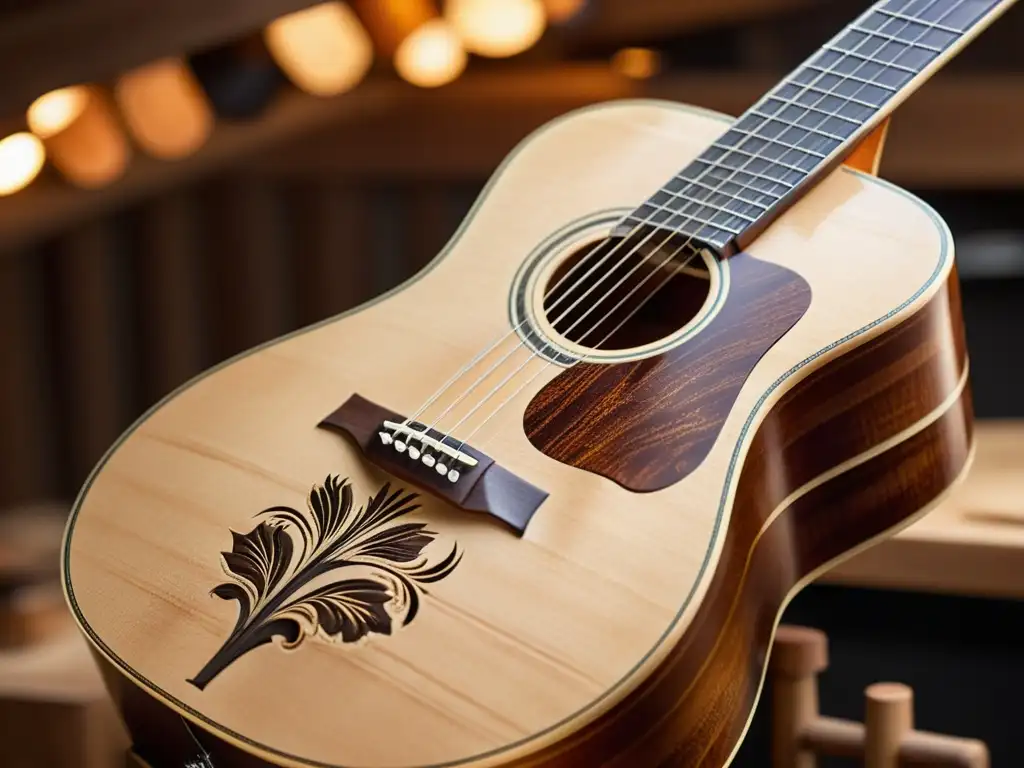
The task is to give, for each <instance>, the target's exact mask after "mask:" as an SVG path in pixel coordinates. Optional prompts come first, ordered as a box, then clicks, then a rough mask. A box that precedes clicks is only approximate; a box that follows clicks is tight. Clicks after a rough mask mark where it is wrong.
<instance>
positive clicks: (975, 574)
mask: <svg viewBox="0 0 1024 768" xmlns="http://www.w3.org/2000/svg"><path fill="white" fill-rule="evenodd" d="M975 438H976V440H977V455H976V457H975V460H974V464H973V466H972V467H971V469H970V470H969V471H968V474H967V476H966V478H965V479H964V481H963V483H962V484H961V485H959V486H957V487H956V488H955V489H954V490H953V491H952V493H951V494H950V495H949V496H948V497H947V498H946V500H944V501H943V502H942V503H941V504H940V505H939V506H938V507H936V508H935V509H934V510H933V511H931V512H929V513H928V514H926V515H925V516H924V517H923V518H921V519H920V520H919V521H918V522H916V523H914V524H913V525H911V526H910V527H909V528H906V529H905V530H903V531H902V532H900V533H898V534H897V535H896V536H894V537H892V538H890V539H887V540H886V541H883V542H881V543H879V544H877V545H876V546H874V547H872V548H871V549H868V550H866V551H865V552H863V553H861V554H859V555H856V556H855V557H853V558H851V559H850V560H847V561H846V562H844V563H841V564H839V565H837V566H836V567H835V568H834V569H833V570H831V571H829V572H827V573H825V574H824V575H822V576H821V577H820V579H819V581H822V582H825V583H832V584H845V585H849V586H857V587H873V588H878V589H900V590H910V591H920V592H935V593H942V594H956V595H972V596H978V597H993V598H1008V599H1016V600H1019V599H1021V598H1024V453H1022V452H1021V445H1024V422H1020V421H1012V420H1011V421H987V420H982V421H979V422H978V423H977V426H976V430H975Z"/></svg>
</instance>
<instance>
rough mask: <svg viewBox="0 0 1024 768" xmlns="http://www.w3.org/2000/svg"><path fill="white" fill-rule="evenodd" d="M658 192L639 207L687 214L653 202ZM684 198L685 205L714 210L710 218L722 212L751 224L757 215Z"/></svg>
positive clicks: (677, 214)
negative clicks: (749, 214) (753, 215)
mask: <svg viewBox="0 0 1024 768" xmlns="http://www.w3.org/2000/svg"><path fill="white" fill-rule="evenodd" d="M658 194H659V193H658V192H656V193H655V194H654V195H652V196H651V197H650V198H648V199H647V200H646V202H644V204H643V205H641V206H640V207H641V208H656V209H658V210H659V211H668V212H669V213H672V214H673V215H675V216H681V215H684V216H685V215H687V214H685V213H683V212H682V211H680V210H678V209H675V208H669V207H667V206H665V205H664V204H662V203H655V202H653V198H654V197H655V196H657V195H658ZM684 200H685V202H686V203H687V206H689V205H696V206H697V207H698V208H710V209H711V210H712V211H714V213H713V214H712V216H711V218H712V219H717V218H718V216H719V214H723V215H724V216H725V217H726V219H728V218H729V217H730V216H735V217H736V218H739V219H744V220H745V221H746V223H747V224H753V223H754V222H755V221H757V217H754V218H751V217H750V216H747V215H746V214H744V213H739V212H738V211H730V210H729V209H728V208H722V207H720V206H717V205H712V204H711V203H708V202H704V201H703V200H694V199H692V198H684ZM758 207H759V208H760V206H758ZM764 210H767V208H766V209H764ZM708 223H710V224H713V225H714V226H718V225H717V224H715V223H714V222H713V221H712V222H708Z"/></svg>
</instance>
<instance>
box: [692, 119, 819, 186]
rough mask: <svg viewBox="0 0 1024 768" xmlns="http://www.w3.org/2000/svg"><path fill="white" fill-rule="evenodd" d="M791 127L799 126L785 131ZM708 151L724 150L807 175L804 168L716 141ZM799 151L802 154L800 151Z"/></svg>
mask: <svg viewBox="0 0 1024 768" xmlns="http://www.w3.org/2000/svg"><path fill="white" fill-rule="evenodd" d="M780 122H781V121H780ZM792 127H799V126H788V127H787V130H788V129H789V128H792ZM730 130H731V129H730ZM806 130H809V129H806ZM750 135H751V136H754V137H755V138H758V139H761V140H762V141H768V138H767V137H765V136H758V135H757V134H756V133H752V134H750ZM708 149H721V150H724V151H725V155H728V154H731V153H732V152H736V153H738V154H740V155H746V156H747V157H752V158H756V159H757V160H764V161H765V162H766V163H768V164H769V165H778V166H780V167H782V168H786V169H787V170H790V171H796V172H797V173H807V172H808V171H807V169H806V168H801V167H800V166H799V165H790V164H789V163H784V162H782V161H781V160H772V159H771V158H770V157H765V156H764V155H762V154H760V152H750V151H748V150H746V149H738V148H736V147H729V146H724V145H722V144H719V143H718V142H717V141H716V142H714V143H712V144H711V145H710V146H709V147H708ZM800 151H801V152H803V150H802V149H801V150H800ZM725 155H722V157H725ZM722 157H720V158H718V159H719V160H721V159H722ZM725 167H728V166H725Z"/></svg>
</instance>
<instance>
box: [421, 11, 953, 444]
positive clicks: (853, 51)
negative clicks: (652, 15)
mask: <svg viewBox="0 0 1024 768" xmlns="http://www.w3.org/2000/svg"><path fill="white" fill-rule="evenodd" d="M937 1H938V0H931V2H930V3H929V5H928V6H927V7H926V8H924V9H922V12H925V11H927V10H929V9H930V8H931V7H933V6H934V4H935V2H937ZM878 5H880V4H878ZM877 7H878V6H877V5H876V6H873V7H871V8H869V9H868V10H867V11H866V12H865V14H864V15H862V16H861V17H860V18H859V19H857V20H855V22H854V24H856V23H857V21H859V20H861V19H863V18H865V17H866V16H868V15H870V14H871V13H873V12H874V11H875V10H877ZM955 8H956V6H952V7H950V8H949V9H948V10H947V11H946V13H945V14H943V16H942V17H941V18H945V17H946V16H947V15H948V14H950V13H952V12H953V10H955ZM891 23H892V19H890V20H888V21H886V22H884V23H883V24H882V25H881V26H880V27H879V31H881V30H884V29H885V28H886V27H888V26H889V24H891ZM924 24H925V30H924V31H923V32H922V33H921V34H920V35H919V36H918V37H917V38H916V39H914V40H908V41H901V42H902V43H903V44H904V45H905V46H906V47H905V48H903V49H901V50H897V51H896V53H895V55H894V56H893V58H892V59H890V60H886V61H882V60H879V59H874V58H872V57H870V56H869V57H866V59H865V61H864V62H862V63H861V64H860V65H858V66H856V67H855V68H854V70H853V71H852V72H850V73H847V74H848V76H849V75H854V74H856V73H857V72H859V71H860V70H861V69H862V68H863V67H864V66H866V65H867V64H869V63H875V64H881V65H889V64H893V63H894V62H895V60H896V59H898V58H899V57H900V56H902V55H903V54H904V53H906V52H907V51H908V50H911V49H912V48H913V46H914V44H915V43H917V42H918V41H920V39H921V38H923V37H924V35H926V34H927V33H928V32H929V31H930V30H931V29H934V28H935V27H934V24H928V23H926V22H925V23H924ZM906 26H909V25H905V26H904V27H903V28H901V29H900V31H902V30H903V29H905V28H906ZM848 28H849V25H848V27H847V28H844V30H842V31H841V32H840V33H839V35H842V34H844V33H845V32H846V30H847V29H848ZM861 31H865V30H861ZM833 39H835V38H833ZM870 39H871V35H870V33H869V32H868V33H867V34H866V36H865V39H864V40H862V41H861V42H860V43H859V44H858V45H857V46H855V47H854V48H853V49H851V50H849V51H843V52H842V55H841V56H840V57H839V59H838V60H837V61H836V62H835V65H836V66H838V65H839V64H841V63H843V62H844V60H845V59H847V58H848V57H849V55H850V54H856V53H857V51H858V50H859V49H860V47H861V46H862V45H863V44H864V43H865V42H867V41H868V40H870ZM826 45H828V43H826ZM824 48H825V46H822V49H824ZM878 50H880V48H879V49H878ZM835 73H836V70H835V69H833V68H826V69H825V70H824V71H822V72H821V73H820V74H819V75H818V76H817V77H816V78H814V79H812V80H811V82H810V83H808V84H807V85H805V87H804V89H803V91H802V92H801V93H800V94H799V95H802V94H803V93H806V92H807V91H808V90H809V89H810V88H811V87H813V86H814V85H815V84H816V83H817V82H819V81H820V80H821V79H823V78H824V77H826V76H827V75H828V74H835ZM843 82H844V81H843V80H840V82H839V83H837V87H838V86H841V85H842V84H843ZM875 82H876V81H870V80H867V81H865V82H863V83H862V85H861V86H859V87H858V88H857V89H856V91H855V92H854V94H853V96H856V95H857V94H859V93H860V92H861V91H863V90H864V88H865V87H867V86H868V85H872V84H875ZM836 93H837V91H836V90H835V89H833V90H832V91H828V92H825V93H824V95H822V96H821V98H819V99H818V100H817V101H816V102H814V104H812V105H811V107H810V108H807V107H805V108H804V110H803V114H801V115H800V118H802V117H803V116H804V115H806V114H808V113H809V112H810V111H811V109H812V108H814V107H816V106H817V105H818V104H820V103H821V102H822V101H824V100H825V99H826V98H828V97H829V96H830V95H835V94H836ZM769 98H770V95H769ZM794 98H798V96H797V97H794ZM851 98H852V97H847V99H846V101H845V102H844V103H841V104H840V106H839V107H838V108H837V109H836V110H835V111H833V112H832V113H828V114H826V115H825V116H824V117H823V118H822V119H821V120H820V121H819V122H818V124H817V125H822V124H824V122H825V120H827V119H828V118H829V117H832V116H835V115H837V114H838V113H839V111H841V109H842V108H843V107H844V106H846V105H847V104H849V103H850V101H851ZM790 102H792V99H790ZM880 106H881V105H880ZM880 106H879V107H876V109H878V108H880ZM755 108H756V107H755ZM822 111H823V110H822ZM800 118H797V120H799V119H800ZM768 119H770V118H768ZM793 127H796V128H801V129H803V130H807V131H808V133H813V132H814V129H813V128H810V129H804V128H803V126H800V125H798V124H796V123H794V124H792V125H790V126H788V127H787V128H786V129H785V130H784V131H783V134H784V133H786V132H788V131H789V130H790V129H792V128H793ZM815 127H817V126H815ZM783 134H780V136H781V135H783ZM805 138H806V136H805V137H803V138H801V139H798V140H797V145H799V143H800V142H801V141H803V140H804V139H805ZM827 138H828V137H821V138H819V139H817V140H818V141H821V139H827ZM743 143H744V142H740V143H739V144H737V145H736V146H737V147H741V146H742V145H743ZM808 149H810V148H808ZM800 150H801V148H800V147H799V146H794V147H791V148H789V149H787V150H786V151H785V152H783V153H782V154H781V155H780V156H779V159H781V158H784V157H786V156H787V155H788V154H789V152H791V151H800ZM812 151H813V150H812ZM726 154H729V153H728V152H727V153H726ZM756 157H758V154H757V153H754V154H753V155H751V157H750V158H749V159H748V160H747V162H746V163H744V164H743V165H742V166H740V168H739V169H736V171H738V170H743V169H744V168H745V167H746V166H747V164H749V163H750V162H752V161H753V160H754V159H755V158H756ZM736 171H734V173H735V172H736ZM732 175H733V174H730V176H729V177H727V178H731V177H732ZM703 229H704V227H703V226H702V227H701V228H700V229H699V230H698V231H697V232H696V233H695V234H694V235H692V236H691V237H690V238H689V239H688V240H687V242H686V243H684V244H683V245H682V246H681V247H680V248H678V249H677V250H676V251H674V252H673V253H672V254H670V255H669V257H667V258H666V259H665V260H664V261H663V262H662V263H661V264H660V265H659V267H658V270H656V271H652V272H651V273H650V274H649V275H648V276H647V277H646V278H645V279H644V280H643V281H641V283H640V284H639V285H637V286H634V289H633V290H632V291H630V294H627V296H626V297H624V298H623V299H622V300H620V301H619V303H618V304H617V305H616V306H615V307H613V308H612V309H611V310H610V311H609V312H608V313H606V314H605V316H604V317H603V318H602V319H601V320H599V321H598V323H597V324H596V325H595V326H594V327H592V328H591V329H590V330H589V331H588V332H587V333H586V334H585V335H584V337H583V338H585V337H586V336H587V335H589V334H590V333H592V332H593V331H594V330H596V329H597V328H598V327H600V325H601V324H602V323H603V322H604V321H605V320H606V319H607V318H608V317H609V316H610V315H611V314H613V313H614V312H615V311H616V310H617V309H618V307H619V306H621V305H622V303H624V301H625V300H627V299H628V298H629V295H631V294H632V293H634V292H635V291H636V290H637V289H638V288H639V287H640V286H641V285H643V284H644V283H645V282H647V280H649V279H650V278H651V277H652V276H653V275H655V274H657V272H658V271H660V269H661V267H662V266H664V265H665V264H667V263H668V262H669V261H671V259H673V258H675V256H676V255H678V253H679V252H680V251H682V250H683V249H685V248H686V247H687V245H689V244H690V243H691V242H692V241H693V240H694V239H695V238H696V237H697V236H698V235H699V234H700V232H702V231H703ZM669 240H671V237H670V238H668V239H666V241H665V242H666V243H667V242H669ZM662 245H664V243H662ZM693 258H694V256H691V257H690V258H689V259H687V260H686V261H685V262H683V263H682V264H680V265H678V266H677V268H676V269H675V270H674V271H673V272H672V273H671V274H670V275H669V276H668V277H666V278H665V279H664V280H663V281H662V282H661V283H660V284H659V285H658V286H656V287H655V289H654V291H652V292H651V294H649V295H648V296H647V297H646V298H645V299H644V300H643V301H642V302H641V303H640V305H638V306H637V307H635V308H634V309H633V310H632V311H631V312H630V313H629V314H628V315H627V316H626V318H624V319H623V320H622V321H620V322H619V324H618V325H616V327H615V328H613V329H612V330H611V331H610V332H609V334H608V335H606V336H605V338H604V339H602V340H601V341H600V342H599V343H598V347H600V345H601V344H603V343H604V341H606V340H607V339H608V338H610V336H611V335H613V334H614V333H615V332H616V331H617V330H618V329H619V328H621V327H622V325H624V324H625V322H628V320H629V319H630V318H631V317H632V316H634V315H635V314H636V312H637V311H639V310H640V309H641V308H642V307H643V306H644V305H645V304H646V303H647V301H649V300H650V299H651V298H652V297H653V296H654V295H655V294H656V293H657V292H658V291H659V290H660V289H661V288H662V287H663V286H664V285H665V284H666V283H667V282H668V281H669V280H671V279H672V277H674V276H675V275H676V274H678V272H679V271H681V270H682V269H683V268H685V266H686V265H687V264H688V263H689V262H690V261H691V260H692V259H693ZM634 271H635V269H634ZM620 283H621V281H620ZM605 298H607V295H606V296H605V297H602V299H600V300H599V301H598V302H597V305H598V306H599V305H600V303H601V302H603V301H604V300H605ZM592 309H593V308H592ZM545 348H546V346H545ZM538 354H540V351H535V352H534V353H533V354H532V355H530V357H529V358H527V359H526V360H525V361H524V362H523V363H522V364H521V365H520V366H519V367H518V368H517V369H516V370H515V371H513V372H512V373H511V374H509V375H508V376H506V377H505V379H503V380H502V382H500V383H499V384H498V385H496V386H495V387H494V388H493V389H492V390H491V392H489V393H488V394H486V395H485V396H484V398H483V399H481V400H480V401H479V402H478V403H477V404H476V406H475V407H474V408H473V410H471V411H470V412H469V413H467V414H466V415H465V416H464V417H463V418H462V419H460V420H459V422H458V423H457V424H456V425H454V426H453V427H451V428H450V429H449V430H448V435H446V436H445V439H447V437H448V436H449V435H450V434H451V433H452V432H454V431H455V430H456V429H457V428H458V427H459V426H461V424H462V423H464V422H465V421H466V420H467V419H468V418H470V417H471V416H472V415H473V414H474V413H475V412H476V411H477V410H479V408H480V407H482V405H483V404H484V403H485V402H486V401H487V400H489V399H490V398H491V397H493V396H494V394H496V393H497V392H498V391H500V390H501V389H502V388H503V387H504V385H505V384H506V383H508V381H510V380H511V379H512V378H513V377H514V376H515V375H517V374H518V373H519V371H521V370H522V369H523V368H524V367H526V365H527V364H529V363H530V362H531V361H532V360H533V359H534V358H535V357H536V356H537V355H538ZM586 359H587V357H586V356H584V357H583V358H582V359H581V360H578V361H576V363H574V364H573V365H571V366H569V367H574V366H575V365H576V364H578V363H579V362H582V361H583V360H586ZM550 365H551V362H550V361H548V363H547V364H546V365H544V366H543V367H542V368H541V369H540V370H539V371H538V372H537V373H536V374H534V376H532V377H531V378H530V379H529V380H528V381H527V382H525V383H524V384H523V385H522V386H520V387H519V388H518V389H517V390H516V392H514V393H513V395H512V396H510V397H509V398H506V400H505V401H503V403H502V404H501V405H500V406H499V407H498V408H497V409H495V410H494V411H493V412H492V413H491V414H490V415H489V416H488V417H487V418H486V419H485V420H484V421H483V422H481V423H480V424H478V425H477V427H476V428H474V429H473V431H472V432H470V433H469V434H468V435H466V436H465V437H464V438H463V439H462V440H461V442H460V443H459V446H458V448H457V449H456V450H457V451H458V450H461V448H462V446H463V445H465V443H466V441H468V440H469V439H470V438H471V437H472V436H473V435H474V434H476V433H477V432H478V431H479V430H480V429H481V428H482V427H483V426H484V425H485V424H486V423H487V422H488V421H490V419H491V418H493V417H494V416H495V415H496V414H497V413H498V412H500V410H501V408H502V407H504V405H505V404H507V403H508V402H510V401H511V400H512V399H514V397H515V396H516V395H517V394H518V393H519V392H520V391H522V389H524V388H525V386H527V385H528V384H529V383H530V382H532V381H533V380H534V379H536V377H537V376H539V375H540V373H542V372H543V371H544V370H546V369H547V368H548V367H549V366H550ZM441 442H442V444H444V440H442V441H441Z"/></svg>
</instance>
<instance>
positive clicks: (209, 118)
mask: <svg viewBox="0 0 1024 768" xmlns="http://www.w3.org/2000/svg"><path fill="white" fill-rule="evenodd" d="M114 93H115V95H116V97H117V102H118V104H119V105H120V107H121V112H122V113H123V114H124V120H125V122H126V123H127V124H128V128H129V130H130V131H131V132H132V135H133V136H134V137H135V140H136V141H137V142H138V143H139V145H140V146H141V147H142V148H143V149H144V150H145V151H146V152H148V153H149V154H151V155H153V156H154V157H159V158H161V159H164V160H173V159H178V158H181V157H185V156H186V155H190V154H192V153H193V152H195V151H196V150H197V149H199V147H201V146H202V145H203V144H204V143H205V142H206V139H207V138H208V137H209V135H210V131H211V130H213V110H212V108H211V107H210V104H209V102H208V101H207V99H206V94H205V93H203V90H202V88H201V86H200V85H199V83H198V82H197V81H196V78H195V76H194V75H193V74H192V72H191V70H190V69H189V68H188V66H187V65H186V64H185V62H184V61H182V60H180V59H161V60H159V61H156V62H153V63H152V64H148V65H146V66H144V67H140V68H139V69H136V70H134V71H132V72H129V73H128V74H126V75H124V76H123V77H122V78H121V79H120V80H118V82H117V86H116V87H115V90H114Z"/></svg>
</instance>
